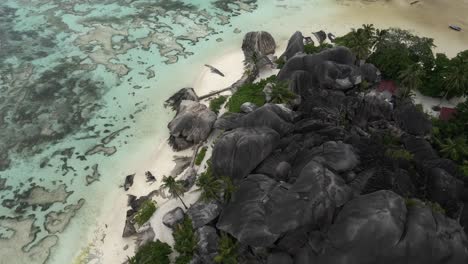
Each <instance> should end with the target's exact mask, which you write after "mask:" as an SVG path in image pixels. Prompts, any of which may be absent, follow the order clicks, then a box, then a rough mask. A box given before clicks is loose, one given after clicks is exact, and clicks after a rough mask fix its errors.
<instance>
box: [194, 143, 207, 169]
mask: <svg viewBox="0 0 468 264" xmlns="http://www.w3.org/2000/svg"><path fill="white" fill-rule="evenodd" d="M207 150H208V148H207V147H203V148H201V149H200V151H199V152H198V154H197V157H196V158H195V165H197V166H200V164H201V163H202V162H203V160H204V159H205V155H206V151H207Z"/></svg>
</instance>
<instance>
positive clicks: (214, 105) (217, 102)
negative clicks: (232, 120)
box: [210, 95, 227, 114]
mask: <svg viewBox="0 0 468 264" xmlns="http://www.w3.org/2000/svg"><path fill="white" fill-rule="evenodd" d="M226 100H227V96H224V95H221V96H218V97H216V98H213V99H211V101H210V109H211V111H213V112H215V113H216V114H218V113H219V110H220V109H221V106H222V105H223V104H224V102H226Z"/></svg>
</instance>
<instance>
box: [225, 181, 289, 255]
mask: <svg viewBox="0 0 468 264" xmlns="http://www.w3.org/2000/svg"><path fill="white" fill-rule="evenodd" d="M276 186H277V182H276V181H275V180H273V179H270V178H269V177H267V176H265V175H261V174H253V175H249V176H248V177H247V178H245V179H244V180H243V181H242V182H241V183H240V185H239V186H238V188H237V190H236V192H235V194H234V195H233V197H232V199H231V201H230V202H229V204H227V205H226V206H225V207H224V209H223V212H222V213H221V215H220V217H219V220H218V223H217V225H216V226H217V228H218V229H220V230H223V231H225V232H227V233H229V234H231V235H232V236H234V237H235V238H236V239H237V240H238V241H239V242H241V243H244V244H247V245H250V246H254V247H266V246H270V245H272V244H273V243H274V242H275V241H276V240H277V239H278V237H279V235H280V234H278V233H274V232H272V231H271V230H270V229H269V228H268V225H267V223H266V221H267V220H266V216H265V214H266V201H267V200H268V199H269V193H270V192H271V191H272V190H273V188H274V187H276Z"/></svg>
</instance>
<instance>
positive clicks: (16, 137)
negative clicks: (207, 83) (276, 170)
mask: <svg viewBox="0 0 468 264" xmlns="http://www.w3.org/2000/svg"><path fill="white" fill-rule="evenodd" d="M337 2H339V5H340V6H346V5H347V3H348V1H345V0H340V1H335V0H258V1H256V0H242V1H233V0H224V1H223V0H218V1H214V0H192V1H189V0H184V1H173V0H100V1H97V0H3V1H1V2H0V168H1V170H0V202H1V204H0V256H1V257H0V264H6V263H18V264H22V263H44V262H47V263H60V264H62V263H72V259H73V257H74V256H75V255H76V253H77V252H78V251H80V250H81V249H82V247H83V246H85V245H86V244H87V243H88V241H86V239H87V234H88V233H89V231H90V230H93V229H94V228H95V225H96V219H97V218H98V217H99V216H100V214H101V213H102V211H103V208H105V206H106V204H109V203H112V202H113V197H114V195H115V193H116V190H118V186H119V185H120V184H122V182H123V179H124V177H125V176H126V175H128V174H131V173H133V171H134V170H135V168H138V166H139V164H141V160H143V159H144V157H148V156H149V155H151V151H153V150H154V149H155V147H154V146H157V145H159V144H161V142H164V141H165V140H166V138H167V137H168V131H167V123H168V122H169V120H170V119H171V118H172V116H173V113H172V112H171V111H170V110H168V109H165V108H164V107H163V102H164V100H165V99H166V98H168V97H169V96H170V95H171V94H172V93H174V92H175V91H177V90H178V89H180V88H182V87H186V86H190V85H191V84H192V83H193V81H194V80H195V79H196V77H197V74H198V73H199V72H200V70H201V69H202V67H203V64H205V63H206V62H208V61H211V60H212V59H213V58H216V57H218V56H221V55H222V54H223V52H225V51H227V50H232V49H235V48H240V45H241V41H242V37H243V35H244V34H245V33H246V32H248V31H254V30H266V31H269V32H271V33H272V34H273V36H274V37H275V39H276V40H277V42H279V43H283V44H284V43H285V42H286V41H287V39H288V37H289V36H290V35H291V34H292V33H293V31H294V30H296V29H301V30H303V31H304V33H306V34H310V32H312V31H318V30H320V29H325V30H327V29H331V30H333V32H335V33H342V32H346V31H347V30H348V29H349V28H350V27H352V26H358V25H360V24H362V23H370V22H374V20H377V19H376V18H377V17H383V18H385V16H387V17H391V16H389V14H388V12H386V10H385V9H381V10H379V12H380V13H378V12H374V13H372V15H373V17H370V15H371V12H369V13H367V10H368V9H367V6H366V5H364V6H363V7H359V8H358V9H355V10H354V13H352V14H349V13H348V14H346V16H344V13H342V12H341V13H340V12H338V11H337V8H336V7H337ZM349 2H352V1H349ZM356 10H357V12H356ZM405 19H407V18H405V17H403V16H402V17H401V18H400V19H399V20H395V21H393V20H392V21H391V23H392V25H395V26H398V25H404V24H407V23H408V21H407V20H405ZM382 21H383V22H381V24H385V23H386V22H388V21H390V20H388V21H387V20H382ZM332 25H333V27H332ZM415 28H420V29H422V30H423V31H424V27H421V26H420V25H417V26H415ZM235 29H238V30H235ZM426 30H427V31H430V30H431V28H430V27H428V28H427V29H426ZM236 32H240V33H236ZM449 33H451V32H449ZM466 39H467V36H466V34H465V35H462V38H459V39H451V38H450V37H445V36H444V38H443V39H442V41H447V42H450V43H451V44H452V45H455V46H456V47H457V48H458V47H463V43H466V42H465V40H466ZM437 41H439V40H437V39H436V43H437ZM454 51H455V49H454ZM454 51H453V52H454ZM221 71H222V69H221ZM220 88H224V87H220ZM116 131H121V132H120V133H114V132H116ZM109 135H114V136H113V137H112V136H109ZM96 145H102V147H104V148H106V150H107V151H108V152H109V154H108V155H105V153H103V152H100V153H97V154H92V153H91V152H88V154H87V155H86V152H87V151H88V150H91V149H93V147H95V146H96ZM113 152H115V153H113ZM111 153H113V154H111ZM96 166H97V167H96ZM93 172H95V173H93ZM122 221H123V220H122Z"/></svg>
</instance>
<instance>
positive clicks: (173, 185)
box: [161, 176, 187, 209]
mask: <svg viewBox="0 0 468 264" xmlns="http://www.w3.org/2000/svg"><path fill="white" fill-rule="evenodd" d="M161 187H162V188H163V189H167V190H168V191H169V193H170V194H171V196H172V197H173V198H178V199H179V200H180V201H181V202H182V205H184V207H185V209H187V205H185V203H184V200H182V197H181V196H183V195H184V192H185V189H184V185H183V182H182V181H177V180H176V179H175V178H174V177H172V176H164V177H163V179H162V185H161Z"/></svg>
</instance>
